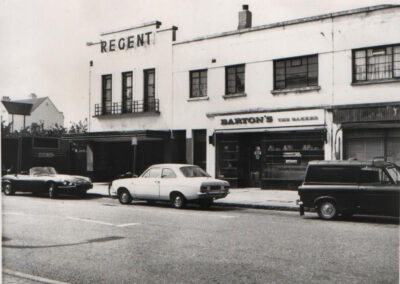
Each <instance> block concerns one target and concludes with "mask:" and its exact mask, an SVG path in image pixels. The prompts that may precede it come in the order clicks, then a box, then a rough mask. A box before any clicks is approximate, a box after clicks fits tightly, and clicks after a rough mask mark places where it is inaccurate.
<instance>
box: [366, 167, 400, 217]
mask: <svg viewBox="0 0 400 284" xmlns="http://www.w3.org/2000/svg"><path fill="white" fill-rule="evenodd" d="M367 171H368V172H369V173H368V175H369V177H368V178H365V176H366V175H367V174H366V173H367ZM363 172H364V173H363V176H364V180H363V183H361V184H360V190H361V191H362V197H361V210H362V212H365V213H369V214H390V215H392V214H396V212H398V208H397V207H398V199H399V196H398V195H399V187H398V185H396V184H394V183H393V181H392V180H391V179H390V178H389V176H388V175H387V174H386V172H385V171H384V170H383V169H379V168H373V169H363Z"/></svg>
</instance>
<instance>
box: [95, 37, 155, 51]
mask: <svg viewBox="0 0 400 284" xmlns="http://www.w3.org/2000/svg"><path fill="white" fill-rule="evenodd" d="M151 43H154V33H153V32H146V33H141V34H136V35H131V36H127V37H121V38H118V39H109V40H102V41H100V49H101V53H105V52H113V51H117V50H128V49H132V48H137V47H141V46H145V45H150V44H151Z"/></svg>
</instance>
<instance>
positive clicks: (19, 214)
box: [3, 212, 26, 216]
mask: <svg viewBox="0 0 400 284" xmlns="http://www.w3.org/2000/svg"><path fill="white" fill-rule="evenodd" d="M3 215H17V216H24V215H26V214H24V213H20V212H3Z"/></svg>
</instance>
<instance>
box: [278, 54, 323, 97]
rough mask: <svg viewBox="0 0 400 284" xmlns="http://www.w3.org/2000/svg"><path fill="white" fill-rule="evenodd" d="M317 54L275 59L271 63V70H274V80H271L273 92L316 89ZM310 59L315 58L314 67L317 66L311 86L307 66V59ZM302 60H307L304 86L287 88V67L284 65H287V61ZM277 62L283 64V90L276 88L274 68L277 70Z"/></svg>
mask: <svg viewBox="0 0 400 284" xmlns="http://www.w3.org/2000/svg"><path fill="white" fill-rule="evenodd" d="M318 55H319V54H318V53H316V54H309V55H301V56H295V57H288V58H281V59H275V60H274V62H273V68H274V70H273V74H274V75H273V76H274V78H273V80H274V82H273V85H274V91H282V90H290V89H302V88H309V87H318V80H319V56H318ZM311 57H315V58H316V65H317V68H316V70H315V72H316V74H317V78H316V83H315V84H311V83H310V80H309V70H310V69H309V66H310V63H309V59H310V58H311ZM303 58H304V59H306V60H307V65H306V84H305V85H304V86H298V87H287V81H288V80H287V71H286V70H287V66H286V63H287V61H293V60H296V59H300V60H303ZM279 62H284V66H285V67H284V70H285V74H284V84H285V87H284V88H278V87H277V70H276V68H277V63H279ZM290 64H291V65H292V63H290ZM301 65H303V64H300V66H301ZM290 67H297V66H290ZM280 81H282V80H280Z"/></svg>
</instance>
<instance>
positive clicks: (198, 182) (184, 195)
mask: <svg viewBox="0 0 400 284" xmlns="http://www.w3.org/2000/svg"><path fill="white" fill-rule="evenodd" d="M228 193H229V183H228V182H227V181H223V180H218V179H214V178H211V177H210V175H209V174H207V173H206V172H205V171H204V170H203V169H201V168H200V167H198V166H194V165H186V164H158V165H153V166H151V167H149V168H148V169H147V170H146V171H144V172H143V174H142V175H141V176H139V177H134V178H124V179H117V180H114V181H113V182H112V184H111V187H110V194H111V195H112V196H116V197H118V199H119V202H121V203H122V204H129V203H131V201H132V200H133V199H139V200H147V201H148V202H150V203H151V202H154V201H172V203H173V205H174V207H175V208H182V207H184V206H185V204H186V203H187V202H194V203H196V202H198V203H199V204H200V206H202V207H204V208H207V207H209V206H211V205H212V204H213V201H214V199H218V198H224V197H226V196H227V195H228Z"/></svg>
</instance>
